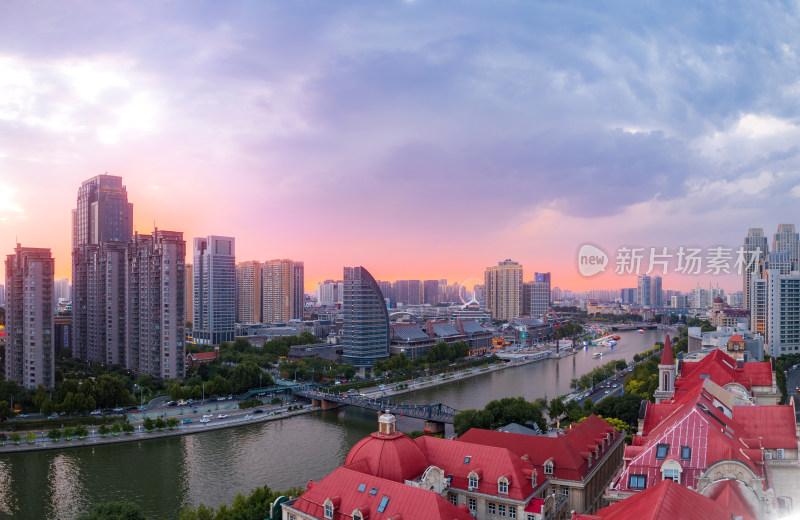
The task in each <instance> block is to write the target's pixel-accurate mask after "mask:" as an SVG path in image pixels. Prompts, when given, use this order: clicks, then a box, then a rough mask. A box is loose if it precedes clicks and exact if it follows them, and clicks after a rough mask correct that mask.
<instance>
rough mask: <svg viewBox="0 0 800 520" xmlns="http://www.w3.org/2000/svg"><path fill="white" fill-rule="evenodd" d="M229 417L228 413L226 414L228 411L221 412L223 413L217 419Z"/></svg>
mask: <svg viewBox="0 0 800 520" xmlns="http://www.w3.org/2000/svg"><path fill="white" fill-rule="evenodd" d="M227 418H228V414H226V413H221V414H219V415H218V416H217V419H227Z"/></svg>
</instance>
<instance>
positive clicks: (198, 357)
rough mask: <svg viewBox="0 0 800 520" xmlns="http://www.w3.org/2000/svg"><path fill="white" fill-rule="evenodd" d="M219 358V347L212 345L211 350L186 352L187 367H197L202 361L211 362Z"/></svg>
mask: <svg viewBox="0 0 800 520" xmlns="http://www.w3.org/2000/svg"><path fill="white" fill-rule="evenodd" d="M217 360H219V347H214V351H213V352H196V353H189V354H186V365H187V367H188V368H192V367H199V366H200V365H201V364H203V363H213V362H214V361H217Z"/></svg>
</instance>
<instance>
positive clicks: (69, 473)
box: [48, 451, 82, 518]
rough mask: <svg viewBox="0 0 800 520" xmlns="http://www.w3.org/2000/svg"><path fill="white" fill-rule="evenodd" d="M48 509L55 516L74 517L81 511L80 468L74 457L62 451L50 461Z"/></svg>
mask: <svg viewBox="0 0 800 520" xmlns="http://www.w3.org/2000/svg"><path fill="white" fill-rule="evenodd" d="M48 478H49V480H50V499H49V500H48V502H49V506H50V507H49V509H50V510H51V511H52V515H53V516H54V517H55V518H74V517H76V516H78V515H79V514H80V513H81V512H82V511H81V509H82V508H81V504H80V502H79V497H80V489H81V487H82V486H81V481H82V478H81V468H80V465H79V464H78V463H77V461H76V460H75V457H74V456H73V455H71V454H70V453H69V451H64V452H61V453H59V454H58V455H56V456H55V457H54V458H53V459H52V461H51V462H50V474H49V476H48Z"/></svg>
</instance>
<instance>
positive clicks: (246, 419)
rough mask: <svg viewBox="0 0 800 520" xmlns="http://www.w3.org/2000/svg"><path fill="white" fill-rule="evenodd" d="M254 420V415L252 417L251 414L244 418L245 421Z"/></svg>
mask: <svg viewBox="0 0 800 520" xmlns="http://www.w3.org/2000/svg"><path fill="white" fill-rule="evenodd" d="M252 418H253V416H252V415H250V414H247V415H245V416H244V420H245V421H249V420H250V419H252Z"/></svg>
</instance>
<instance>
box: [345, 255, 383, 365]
mask: <svg viewBox="0 0 800 520" xmlns="http://www.w3.org/2000/svg"><path fill="white" fill-rule="evenodd" d="M342 283H343V285H344V299H343V302H342V309H343V313H342V318H343V322H342V343H343V344H344V350H343V362H344V363H349V364H351V365H353V366H355V367H357V368H359V369H360V370H361V371H362V372H363V371H364V370H365V369H366V368H368V367H371V366H373V365H374V364H375V362H376V361H378V360H381V359H386V358H388V357H389V345H390V338H391V335H390V331H389V313H388V311H387V310H386V303H385V302H384V299H383V294H381V290H380V287H378V283H377V282H376V281H375V279H374V278H373V277H372V275H371V274H370V273H369V271H367V270H366V269H364V268H363V267H360V266H359V267H345V268H344V281H343V282H342Z"/></svg>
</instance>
